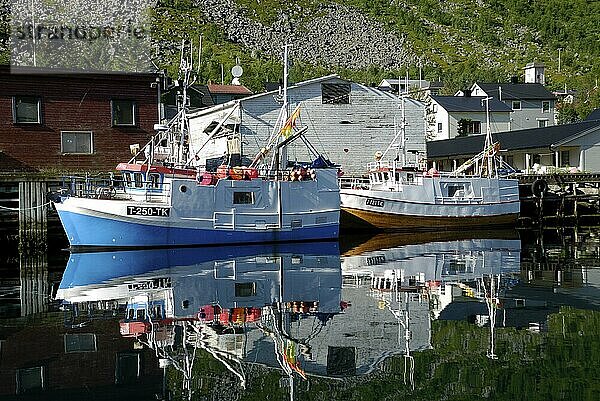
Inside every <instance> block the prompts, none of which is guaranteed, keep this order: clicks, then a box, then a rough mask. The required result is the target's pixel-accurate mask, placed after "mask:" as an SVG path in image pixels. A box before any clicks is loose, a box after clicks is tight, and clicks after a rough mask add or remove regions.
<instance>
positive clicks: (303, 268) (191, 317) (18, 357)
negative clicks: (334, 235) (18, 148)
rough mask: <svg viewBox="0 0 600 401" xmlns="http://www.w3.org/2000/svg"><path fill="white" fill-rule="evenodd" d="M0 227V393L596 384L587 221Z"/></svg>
mask: <svg viewBox="0 0 600 401" xmlns="http://www.w3.org/2000/svg"><path fill="white" fill-rule="evenodd" d="M2 235H3V248H2V249H3V251H2V256H1V258H0V260H1V261H2V263H1V265H0V273H1V276H0V279H1V281H0V284H1V287H0V399H16V400H21V399H23V400H25V399H27V400H29V399H31V400H42V399H55V400H120V399H127V400H132V399H135V400H138V399H139V400H152V399H154V400H156V399H198V400H203V399H206V400H262V399H270V400H283V399H297V400H332V399H336V400H338V399H339V400H371V399H389V400H395V399H411V400H437V399H445V400H478V399H490V400H515V399H523V400H525V399H527V400H563V399H572V400H598V399H600V380H598V377H600V313H599V312H598V310H599V306H600V300H599V296H600V268H599V266H600V240H599V233H598V230H597V228H593V229H577V230H574V229H564V230H543V231H536V232H532V231H521V232H512V231H495V232H460V233H444V234H435V235H434V234H412V235H405V234H403V235H400V234H397V235H393V234H382V235H377V236H373V237H357V236H344V237H343V238H341V239H340V241H339V242H319V243H299V244H279V245H255V246H232V247H217V248H214V247H210V248H207V247H204V248H185V249H160V250H145V251H109V252H99V253H76V254H72V255H70V254H69V253H68V252H67V251H64V250H63V248H64V247H66V243H65V242H64V237H62V234H61V233H60V230H51V231H50V234H49V237H48V238H47V245H45V244H43V243H39V246H37V247H36V246H32V245H31V241H30V242H23V241H21V244H22V246H21V250H20V251H19V245H18V244H19V238H18V235H15V234H13V233H11V232H4V233H2ZM42 242H43V241H42ZM24 243H25V244H28V245H27V246H24V245H23V244H24Z"/></svg>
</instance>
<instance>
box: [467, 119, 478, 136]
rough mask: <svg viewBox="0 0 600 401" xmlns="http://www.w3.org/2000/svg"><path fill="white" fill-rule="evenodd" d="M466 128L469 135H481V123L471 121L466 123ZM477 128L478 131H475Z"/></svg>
mask: <svg viewBox="0 0 600 401" xmlns="http://www.w3.org/2000/svg"><path fill="white" fill-rule="evenodd" d="M465 124H466V125H465V128H466V130H467V132H466V134H467V135H479V134H481V121H478V120H471V121H467V122H466V123H465ZM475 128H477V130H476V129H475Z"/></svg>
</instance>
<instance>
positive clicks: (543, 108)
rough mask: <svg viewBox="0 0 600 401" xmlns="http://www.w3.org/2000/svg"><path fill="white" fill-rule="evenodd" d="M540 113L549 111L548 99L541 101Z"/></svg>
mask: <svg viewBox="0 0 600 401" xmlns="http://www.w3.org/2000/svg"><path fill="white" fill-rule="evenodd" d="M542 113H550V102H549V101H548V100H544V101H543V102H542Z"/></svg>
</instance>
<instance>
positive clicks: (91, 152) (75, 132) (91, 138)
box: [60, 131, 94, 155]
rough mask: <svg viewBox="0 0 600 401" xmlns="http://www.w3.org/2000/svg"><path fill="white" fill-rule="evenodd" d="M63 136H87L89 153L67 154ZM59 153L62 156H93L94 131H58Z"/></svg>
mask: <svg viewBox="0 0 600 401" xmlns="http://www.w3.org/2000/svg"><path fill="white" fill-rule="evenodd" d="M64 134H89V136H90V147H89V148H90V151H89V152H76V151H75V152H67V151H65V146H64V143H63V135H64ZM60 153H61V154H63V155H93V154H94V131H60Z"/></svg>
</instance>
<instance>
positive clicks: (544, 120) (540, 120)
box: [537, 118, 548, 128]
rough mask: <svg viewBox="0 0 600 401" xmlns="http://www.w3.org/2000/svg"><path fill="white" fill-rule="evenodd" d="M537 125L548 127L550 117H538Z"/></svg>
mask: <svg viewBox="0 0 600 401" xmlns="http://www.w3.org/2000/svg"><path fill="white" fill-rule="evenodd" d="M542 123H543V125H541V124H542ZM537 127H538V128H546V127H548V119H547V118H538V119H537Z"/></svg>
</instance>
